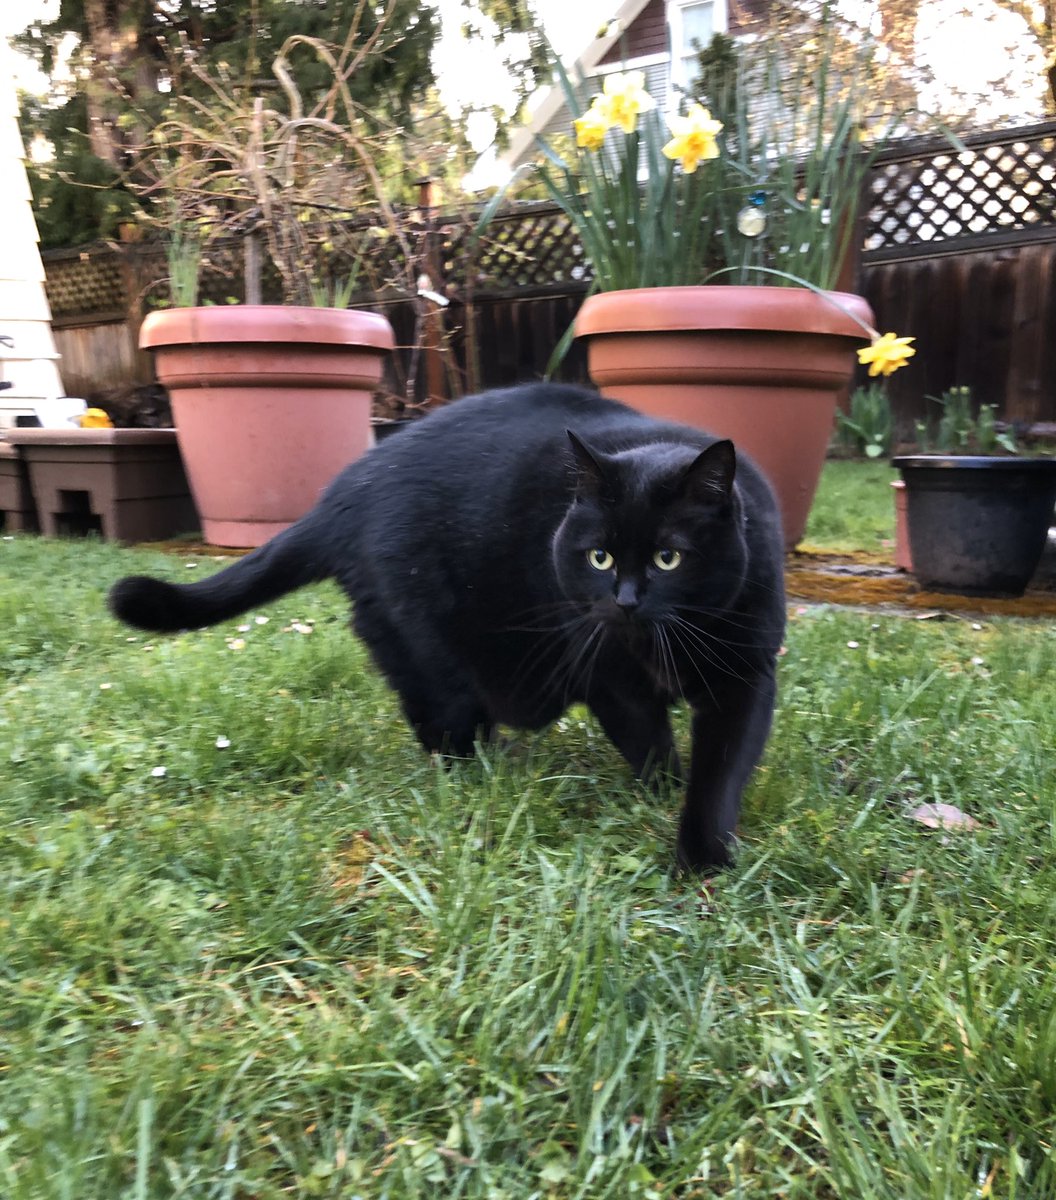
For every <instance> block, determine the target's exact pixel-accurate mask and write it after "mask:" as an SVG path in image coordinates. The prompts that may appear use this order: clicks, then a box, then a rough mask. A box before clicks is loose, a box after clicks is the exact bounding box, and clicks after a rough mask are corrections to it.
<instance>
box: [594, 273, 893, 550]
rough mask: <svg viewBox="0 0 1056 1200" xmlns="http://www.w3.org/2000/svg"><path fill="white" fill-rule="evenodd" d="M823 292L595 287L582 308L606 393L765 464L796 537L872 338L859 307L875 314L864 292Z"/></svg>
mask: <svg viewBox="0 0 1056 1200" xmlns="http://www.w3.org/2000/svg"><path fill="white" fill-rule="evenodd" d="M827 295H828V296H831V297H832V299H831V300H829V299H827V298H826V297H825V296H820V295H818V294H817V293H816V292H812V291H810V290H808V289H807V288H794V287H792V288H783V287H740V286H723V285H717V286H713V287H707V286H705V287H678V288H638V289H632V290H628V291H617V292H601V293H599V294H598V295H595V296H591V297H590V298H589V299H588V300H586V301H585V302H584V304H583V307H582V308H581V309H580V311H579V315H578V317H577V318H576V335H577V336H578V337H583V338H586V340H587V365H588V370H589V372H590V377H591V379H592V380H593V381H594V383H595V384H596V385H597V387H598V388H599V389H600V390H601V391H602V392H604V393H605V394H606V395H607V396H612V397H614V398H615V399H617V400H623V401H624V402H625V403H627V404H630V405H633V406H634V407H635V408H637V409H640V410H641V411H643V412H647V413H649V414H650V415H652V416H655V417H659V418H662V419H664V420H672V421H681V422H683V423H684V424H687V425H694V426H696V427H697V428H700V429H705V430H707V431H708V432H710V433H715V434H718V435H720V436H722V437H728V438H731V439H732V440H733V442H734V445H736V446H737V447H739V448H740V449H742V450H744V451H745V452H746V453H747V454H748V455H749V456H750V457H751V458H753V459H754V460H755V461H756V463H758V465H759V466H760V467H761V468H762V469H763V471H764V472H765V473H766V475H767V476H768V477H769V479H770V482H771V484H772V485H773V487H774V490H775V492H776V493H777V499H778V503H779V504H780V506H781V517H782V522H783V525H784V531H785V543H786V545H787V546H788V547H789V548H791V547H792V546H794V545H795V544H796V543H797V542H798V541H799V540H800V538H802V536H803V530H804V529H805V527H806V523H807V515H808V513H809V512H810V506H811V504H812V503H813V500H814V492H815V490H816V489H817V486H818V479H819V478H820V476H821V469H822V466H823V465H824V461H825V451H826V449H827V447H828V444H829V438H830V436H831V434H832V428H833V422H834V421H835V417H836V401H837V398H838V396H839V393H840V391H841V389H842V388H844V387H845V386H846V385H847V384H848V382H849V381H850V379H851V376H852V375H853V372H854V366H855V353H854V352H855V350H856V349H857V348H858V347H860V346H862V345H864V344H865V343H866V342H867V341H868V337H867V334H866V332H865V330H864V329H863V327H862V325H860V324H859V323H858V321H856V320H855V319H854V317H857V318H859V320H860V321H862V322H865V323H866V324H867V325H871V324H872V322H873V314H872V311H871V309H870V308H869V305H868V304H867V303H866V302H865V301H864V300H863V299H862V298H861V297H860V296H853V295H849V294H847V293H843V292H830V293H827ZM852 313H853V314H854V316H851V315H849V314H852Z"/></svg>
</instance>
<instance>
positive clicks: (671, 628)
mask: <svg viewBox="0 0 1056 1200" xmlns="http://www.w3.org/2000/svg"><path fill="white" fill-rule="evenodd" d="M667 629H668V632H669V633H670V634H671V635H672V636H673V637H674V639H675V641H676V642H677V643H678V645H679V647H680V649H681V650H682V652H683V653H684V654H685V656H686V659H687V661H688V662H689V665H690V666H691V667H692V668H693V671H694V672H695V673H696V675H697V678H698V679H699V680H700V682H701V683H702V684H703V685H704V690H705V691H706V692H707V693H708V698H709V699H710V700H711V702H712V704H715V703H716V700H715V692H714V691H713V690H712V687H711V683H710V682H709V680H708V677H707V675H705V674H704V671H703V670H702V668H701V664H700V663H699V662H698V661H697V656H696V655H695V654H693V652H692V650H691V649H690V648H689V647H688V646H687V645H686V643H685V641H684V640H683V637H682V632H681V630H680V629H679V628H678V626H677V625H668V627H667ZM705 657H706V659H707V661H709V662H710V661H711V660H710V658H707V655H705Z"/></svg>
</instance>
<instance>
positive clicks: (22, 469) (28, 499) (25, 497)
mask: <svg viewBox="0 0 1056 1200" xmlns="http://www.w3.org/2000/svg"><path fill="white" fill-rule="evenodd" d="M37 528H38V526H37V510H36V507H35V506H34V504H33V493H32V492H31V491H30V488H29V472H28V471H27V470H26V464H25V463H24V462H23V461H22V455H21V454H19V452H18V450H17V448H16V447H15V446H12V445H10V444H9V443H8V442H5V441H0V529H2V530H3V531H4V533H36V532H37Z"/></svg>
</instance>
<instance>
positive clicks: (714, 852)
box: [675, 829, 735, 875]
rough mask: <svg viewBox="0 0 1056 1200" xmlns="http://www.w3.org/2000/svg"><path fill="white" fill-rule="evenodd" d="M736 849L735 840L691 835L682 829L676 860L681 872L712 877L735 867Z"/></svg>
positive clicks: (676, 848) (676, 850) (676, 849)
mask: <svg viewBox="0 0 1056 1200" xmlns="http://www.w3.org/2000/svg"><path fill="white" fill-rule="evenodd" d="M734 848H735V842H734V839H733V838H730V839H725V838H720V837H716V836H714V835H703V836H702V835H699V834H690V833H687V831H686V830H685V829H682V830H681V831H680V832H679V835H678V843H677V845H676V846H675V860H676V862H677V864H678V868H679V870H680V871H684V872H686V873H689V874H693V875H710V874H713V873H714V872H715V871H723V870H725V869H726V868H727V867H732V866H733V861H734Z"/></svg>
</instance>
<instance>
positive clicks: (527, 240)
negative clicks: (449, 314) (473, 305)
mask: <svg viewBox="0 0 1056 1200" xmlns="http://www.w3.org/2000/svg"><path fill="white" fill-rule="evenodd" d="M470 242H471V238H470V234H469V232H468V231H467V230H465V229H463V230H461V231H460V232H459V233H458V235H457V236H456V237H453V238H451V239H450V240H448V241H447V242H445V246H444V255H443V264H444V273H445V275H446V276H447V277H448V278H458V277H459V273H460V267H459V264H460V262H466V263H468V262H472V265H473V267H474V268H475V278H476V281H477V287H478V290H479V291H481V292H508V291H519V290H530V289H533V288H550V287H554V286H557V285H561V284H566V285H571V286H572V287H573V288H576V287H580V286H584V287H585V286H586V284H587V283H589V281H590V268H589V267H588V265H587V263H586V259H585V255H584V252H583V245H582V243H581V241H580V239H579V236H578V235H577V234H576V232H575V230H574V229H573V228H572V226H571V224H570V223H569V221H568V218H567V217H566V216H565V215H564V213H562V212H560V211H559V210H558V209H556V208H554V207H553V206H552V205H531V206H529V207H526V208H524V209H521V210H518V211H516V212H514V213H512V214H509V215H506V216H503V217H500V218H498V219H497V220H496V221H495V222H494V223H493V224H492V225H491V226H490V227H489V228H488V229H487V230H486V231H485V233H484V236H483V237H482V238H481V239H480V242H479V244H478V246H477V248H476V252H475V256H473V251H472V248H471V245H470ZM471 256H472V257H471Z"/></svg>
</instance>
